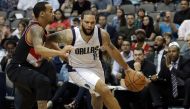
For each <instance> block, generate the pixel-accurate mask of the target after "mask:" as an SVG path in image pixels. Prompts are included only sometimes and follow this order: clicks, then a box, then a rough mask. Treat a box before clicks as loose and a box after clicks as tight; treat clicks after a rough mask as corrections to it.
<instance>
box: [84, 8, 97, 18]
mask: <svg viewBox="0 0 190 109" xmlns="http://www.w3.org/2000/svg"><path fill="white" fill-rule="evenodd" d="M84 15H94V16H95V18H96V15H95V14H94V12H92V11H90V10H86V11H84V12H83V13H82V14H81V19H84Z"/></svg>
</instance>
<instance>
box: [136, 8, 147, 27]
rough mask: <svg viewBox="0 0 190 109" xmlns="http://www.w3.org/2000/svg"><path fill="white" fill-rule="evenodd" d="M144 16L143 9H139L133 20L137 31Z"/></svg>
mask: <svg viewBox="0 0 190 109" xmlns="http://www.w3.org/2000/svg"><path fill="white" fill-rule="evenodd" d="M144 16H145V10H144V9H143V8H139V9H138V11H137V17H136V19H135V27H137V29H139V28H141V26H142V22H143V18H144Z"/></svg>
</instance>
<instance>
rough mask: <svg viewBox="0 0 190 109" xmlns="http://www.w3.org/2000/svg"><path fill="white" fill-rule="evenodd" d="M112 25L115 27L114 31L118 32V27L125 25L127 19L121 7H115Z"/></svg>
mask: <svg viewBox="0 0 190 109" xmlns="http://www.w3.org/2000/svg"><path fill="white" fill-rule="evenodd" d="M111 24H112V26H114V27H115V28H116V31H117V32H119V29H120V27H122V26H126V25H127V20H126V18H125V12H124V10H123V9H122V8H120V7H119V8H117V13H116V16H115V17H114V18H113V19H112V22H111Z"/></svg>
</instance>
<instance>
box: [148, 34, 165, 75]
mask: <svg viewBox="0 0 190 109" xmlns="http://www.w3.org/2000/svg"><path fill="white" fill-rule="evenodd" d="M164 45H165V39H164V38H163V37H162V36H157V37H156V38H155V40H154V51H155V52H154V54H153V57H154V58H153V60H151V61H152V62H153V63H154V65H155V66H156V72H157V74H158V73H159V72H160V69H161V62H162V60H163V59H164V58H165V55H166V53H167V51H165V46H164Z"/></svg>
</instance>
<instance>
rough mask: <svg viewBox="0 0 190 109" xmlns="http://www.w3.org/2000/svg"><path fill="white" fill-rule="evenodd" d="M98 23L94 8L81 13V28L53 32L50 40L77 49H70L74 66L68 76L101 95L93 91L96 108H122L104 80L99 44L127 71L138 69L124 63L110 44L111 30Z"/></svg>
mask: <svg viewBox="0 0 190 109" xmlns="http://www.w3.org/2000/svg"><path fill="white" fill-rule="evenodd" d="M95 25H96V16H95V15H94V14H93V13H92V12H91V11H85V12H84V13H83V14H82V15H81V26H80V27H75V28H72V29H66V30H63V31H59V32H56V33H53V34H51V35H49V40H51V41H55V42H59V43H64V44H66V45H73V46H74V48H75V50H73V51H71V53H70V55H69V58H68V60H69V64H70V65H71V66H72V67H73V71H71V72H70V73H69V75H70V77H71V79H72V80H73V81H74V83H76V84H77V85H79V86H83V87H85V88H87V89H89V91H90V92H96V93H98V95H100V96H98V97H97V96H94V94H92V95H93V96H92V105H93V109H101V108H102V106H103V103H104V104H105V106H106V107H107V108H108V109H120V106H119V104H118V102H117V100H116V99H115V98H114V96H113V95H112V93H111V91H110V90H109V88H108V87H107V85H106V84H105V81H104V72H103V69H102V65H101V62H100V59H99V51H100V50H99V49H100V47H101V46H102V47H103V48H104V49H105V50H107V52H108V53H109V55H110V56H111V57H113V58H114V59H115V60H116V61H117V62H118V63H119V64H120V65H121V66H122V67H123V68H124V69H125V72H126V73H127V72H135V71H133V70H132V69H131V68H129V67H128V65H127V64H126V63H125V62H124V60H123V59H122V57H121V55H120V53H119V51H118V50H117V49H116V48H115V47H114V45H113V44H112V43H111V41H110V36H109V35H108V33H107V32H106V31H105V30H103V29H100V28H98V27H97V26H95ZM96 95H97V94H96Z"/></svg>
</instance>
